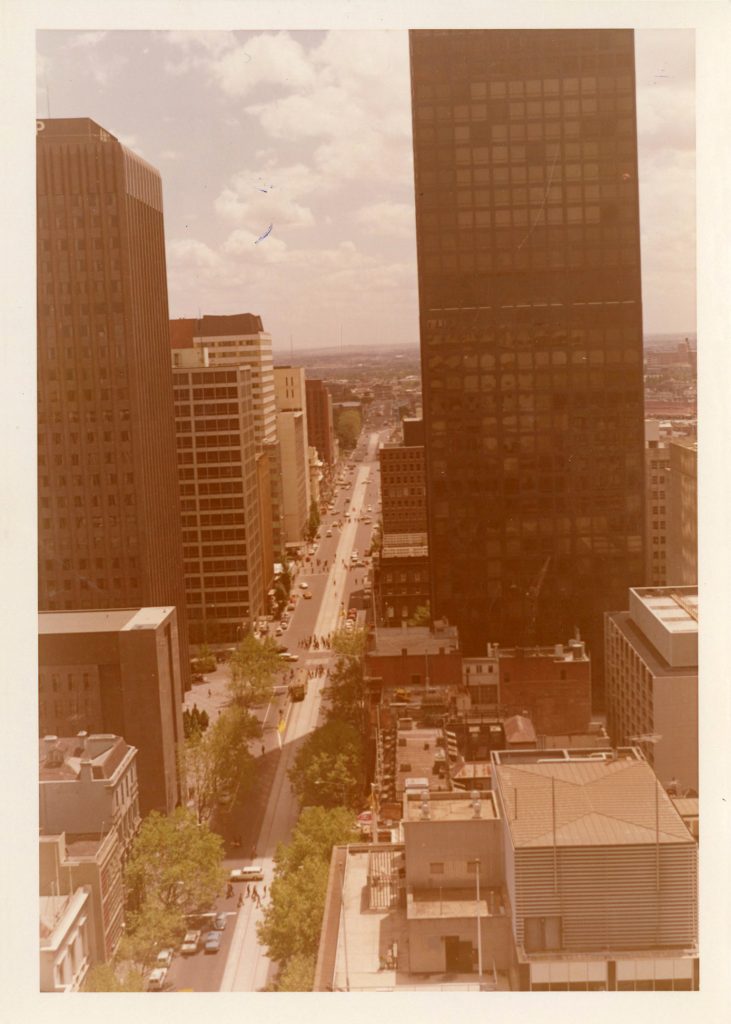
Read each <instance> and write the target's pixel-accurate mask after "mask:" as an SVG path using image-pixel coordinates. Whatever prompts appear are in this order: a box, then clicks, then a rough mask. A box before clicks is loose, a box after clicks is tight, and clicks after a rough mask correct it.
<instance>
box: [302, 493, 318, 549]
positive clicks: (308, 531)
mask: <svg viewBox="0 0 731 1024" xmlns="http://www.w3.org/2000/svg"><path fill="white" fill-rule="evenodd" d="M319 528H320V510H319V508H318V507H317V502H316V501H315V500H314V498H313V500H312V501H311V502H310V513H309V516H308V518H307V525H306V527H305V537H306V539H307V540H308V541H312V540H314V539H315V534H316V533H317V531H318V529H319Z"/></svg>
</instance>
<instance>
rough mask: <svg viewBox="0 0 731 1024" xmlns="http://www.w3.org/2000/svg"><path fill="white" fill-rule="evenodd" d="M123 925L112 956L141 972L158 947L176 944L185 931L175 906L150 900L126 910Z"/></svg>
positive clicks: (183, 923)
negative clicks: (133, 908) (115, 953)
mask: <svg viewBox="0 0 731 1024" xmlns="http://www.w3.org/2000/svg"><path fill="white" fill-rule="evenodd" d="M125 925H126V929H125V933H124V935H123V936H122V939H121V941H120V943H119V948H118V950H117V957H116V959H117V960H118V961H122V962H124V963H131V964H133V965H134V967H135V969H137V970H138V971H140V972H143V973H144V972H145V971H146V970H148V969H149V968H150V967H151V966H152V965H153V963H154V962H155V957H156V956H157V954H158V952H159V951H160V950H161V949H164V948H165V947H166V946H170V947H173V948H174V947H175V946H177V944H178V942H179V941H180V939H181V937H182V935H183V932H184V931H185V918H184V917H183V912H182V910H181V908H180V907H178V906H173V907H163V906H160V905H159V904H155V903H153V902H150V903H143V905H142V907H141V908H140V909H139V910H132V911H129V912H128V913H127V914H126V917H125Z"/></svg>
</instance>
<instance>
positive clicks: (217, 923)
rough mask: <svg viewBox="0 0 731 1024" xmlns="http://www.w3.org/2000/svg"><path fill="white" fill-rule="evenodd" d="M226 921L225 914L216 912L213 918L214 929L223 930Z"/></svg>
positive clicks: (224, 929)
mask: <svg viewBox="0 0 731 1024" xmlns="http://www.w3.org/2000/svg"><path fill="white" fill-rule="evenodd" d="M227 921H228V918H227V917H226V915H225V914H216V916H215V917H214V918H213V927H214V928H215V929H216V931H217V932H225V931H226V922H227Z"/></svg>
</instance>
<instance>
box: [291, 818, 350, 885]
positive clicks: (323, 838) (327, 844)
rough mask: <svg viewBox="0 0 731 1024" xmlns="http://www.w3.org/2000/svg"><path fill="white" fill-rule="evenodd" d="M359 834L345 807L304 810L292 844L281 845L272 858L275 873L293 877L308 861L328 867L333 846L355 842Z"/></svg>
mask: <svg viewBox="0 0 731 1024" xmlns="http://www.w3.org/2000/svg"><path fill="white" fill-rule="evenodd" d="M357 838H358V832H357V829H356V828H355V825H354V822H353V814H352V812H351V811H349V810H348V809H347V808H345V807H334V808H325V807H306V808H305V809H304V811H302V813H301V814H300V816H299V818H298V820H297V825H296V827H295V829H294V831H293V833H292V838H291V840H290V841H289V842H288V843H287V844H286V845H285V844H283V843H280V845H279V846H278V847H277V852H276V854H275V858H274V860H275V873H276V874H278V875H292V874H294V873H295V872H296V871H299V869H300V866H301V865H302V864H304V863H305V862H306V861H309V860H325V861H327V863H328V864H329V863H330V854H331V853H332V848H333V846H338V845H340V844H342V843H350V842H354V841H355V840H356V839H357Z"/></svg>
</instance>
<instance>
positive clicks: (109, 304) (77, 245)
mask: <svg viewBox="0 0 731 1024" xmlns="http://www.w3.org/2000/svg"><path fill="white" fill-rule="evenodd" d="M37 140H38V143H37V204H38V220H37V228H38V463H39V468H38V495H39V573H38V578H39V592H38V598H39V606H40V608H41V610H45V611H48V610H62V609H91V608H137V607H140V606H144V605H155V606H170V605H174V606H175V607H176V609H177V624H178V638H179V645H180V668H181V674H182V676H183V680H184V681H185V680H187V679H188V677H189V671H190V669H189V659H188V640H187V627H186V614H185V589H184V585H183V559H182V542H181V520H180V499H179V494H178V479H177V467H176V449H175V420H174V414H173V385H172V373H171V369H170V345H169V340H168V317H169V314H168V296H167V277H166V268H165V238H164V232H163V211H162V183H161V181H160V175H159V174H158V172H157V171H156V170H155V169H154V168H153V167H151V166H150V165H149V164H148V163H146V162H145V161H144V160H142V159H141V158H140V157H139V156H137V155H136V154H134V153H132V152H130V150H128V149H126V148H125V147H124V146H122V145H121V144H120V143H119V142H118V141H117V139H115V138H114V136H113V135H111V134H110V133H109V132H107V131H105V130H104V129H103V128H101V127H100V126H99V125H98V124H95V123H94V122H93V121H91V120H89V119H88V118H63V119H55V120H46V121H38V122H37Z"/></svg>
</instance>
